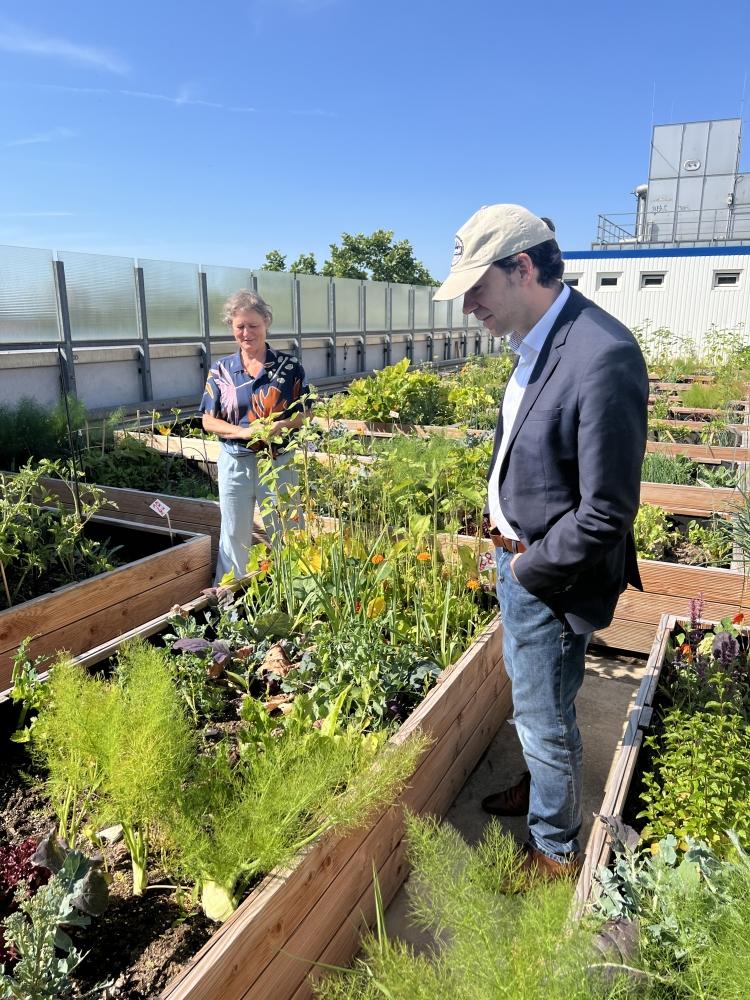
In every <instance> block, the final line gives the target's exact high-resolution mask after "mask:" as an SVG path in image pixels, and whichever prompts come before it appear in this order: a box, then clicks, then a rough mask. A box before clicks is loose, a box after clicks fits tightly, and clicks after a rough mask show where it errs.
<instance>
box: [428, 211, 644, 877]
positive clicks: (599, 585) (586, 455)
mask: <svg viewBox="0 0 750 1000" xmlns="http://www.w3.org/2000/svg"><path fill="white" fill-rule="evenodd" d="M548 221H549V220H543V219H539V218H537V217H536V216H534V215H532V214H531V212H528V211H527V210H526V209H524V208H521V207H520V206H518V205H493V206H491V207H489V208H482V209H481V210H480V211H479V212H477V213H476V215H474V216H472V218H471V219H469V221H468V222H467V223H466V225H465V226H464V227H463V228H462V229H460V230H459V232H458V235H457V236H456V248H455V253H454V255H453V263H452V265H451V272H450V275H449V277H448V279H447V280H446V281H445V283H444V284H443V285H442V287H441V288H440V289H439V291H438V292H437V294H436V295H435V298H436V299H455V298H457V297H458V296H461V295H463V296H464V300H463V311H464V312H465V313H474V315H475V316H476V317H477V318H478V319H480V320H482V322H483V323H484V325H485V326H486V327H488V328H489V329H490V330H491V331H492V333H493V334H494V336H495V337H505V336H509V337H510V346H511V347H512V348H513V350H514V351H515V352H516V354H517V355H518V357H517V360H516V365H515V367H514V369H513V373H512V375H511V378H510V380H509V382H508V386H507V388H506V390H505V395H504V398H503V404H502V407H501V409H500V415H499V418H498V422H497V430H496V432H495V448H494V453H493V457H492V462H491V465H490V474H489V477H488V481H489V503H488V506H489V514H490V524H491V526H492V529H491V534H492V537H493V541H494V542H495V546H496V561H497V592H498V597H499V600H500V613H501V616H502V621H503V651H504V657H505V666H506V669H507V671H508V675H509V676H510V678H511V681H512V683H513V705H514V716H515V721H516V731H517V732H518V735H519V737H520V740H521V745H522V747H523V753H524V757H525V760H526V765H527V767H528V772H527V773H526V774H525V775H524V776H523V778H522V779H521V782H520V783H519V784H518V785H516V786H515V787H514V788H511V789H508V790H506V791H504V792H499V793H497V794H495V795H490V796H488V797H487V798H486V799H485V800H484V802H483V803H482V805H483V807H484V808H485V809H486V810H487V811H488V812H491V813H494V814H496V815H500V816H521V815H527V816H528V825H529V840H528V843H527V844H526V845H524V852H525V853H524V860H523V868H524V870H526V871H528V872H537V873H539V874H541V875H542V876H544V877H547V878H556V877H559V876H565V875H571V874H573V873H575V872H576V871H577V870H578V868H579V862H578V853H579V843H578V840H577V837H578V833H579V831H580V829H581V821H582V814H581V786H582V742H581V734H580V732H579V730H578V726H577V725H576V712H575V697H576V694H577V692H578V690H579V688H580V686H581V684H582V682H583V676H584V665H585V654H586V647H587V645H588V642H589V639H590V637H591V633H592V632H594V631H595V630H596V629H601V628H605V627H606V626H607V625H609V623H610V622H611V621H612V617H613V614H614V610H615V605H616V604H617V599H618V597H619V595H620V594H621V593H622V591H623V590H624V589H625V587H626V586H627V584H629V583H630V584H633V585H634V586H635V587H638V588H639V589H642V587H641V581H640V576H639V574H638V566H637V562H636V553H635V543H634V540H633V533H632V528H633V520H634V518H635V515H636V513H637V510H638V502H639V495H640V481H641V463H642V461H643V455H644V452H645V448H646V413H647V402H648V377H647V373H646V366H645V363H644V360H643V356H642V354H641V352H640V349H639V347H638V345H637V343H636V341H635V338H634V337H633V335H632V334H631V333H630V331H629V330H628V329H626V327H624V326H623V325H622V323H620V322H618V321H617V320H616V319H614V317H612V316H610V315H609V314H608V313H606V312H604V310H602V309H600V308H599V307H598V306H597V305H595V304H594V303H593V302H590V301H589V300H588V299H586V298H584V297H583V296H582V295H581V294H580V293H579V292H577V291H576V290H575V289H573V288H569V287H568V286H567V285H564V284H563V283H562V281H561V279H562V275H563V260H562V255H561V253H560V249H559V247H558V245H557V243H556V241H555V239H554V235H553V229H552V228H551V223H550V224H549V225H548Z"/></svg>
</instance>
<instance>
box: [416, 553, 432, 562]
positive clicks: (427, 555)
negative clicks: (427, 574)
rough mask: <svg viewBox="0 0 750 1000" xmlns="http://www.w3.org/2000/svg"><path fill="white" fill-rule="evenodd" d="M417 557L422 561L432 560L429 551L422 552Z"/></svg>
mask: <svg viewBox="0 0 750 1000" xmlns="http://www.w3.org/2000/svg"><path fill="white" fill-rule="evenodd" d="M417 559H419V561H420V562H429V561H430V553H429V552H420V553H419V555H418V556H417Z"/></svg>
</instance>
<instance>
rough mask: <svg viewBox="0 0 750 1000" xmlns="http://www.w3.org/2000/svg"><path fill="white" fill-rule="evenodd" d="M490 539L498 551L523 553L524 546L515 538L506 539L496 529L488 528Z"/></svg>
mask: <svg viewBox="0 0 750 1000" xmlns="http://www.w3.org/2000/svg"><path fill="white" fill-rule="evenodd" d="M490 538H491V539H492V541H493V543H494V544H495V545H496V546H497V548H499V549H505V551H506V552H512V553H514V554H515V553H517V552H525V551H526V546H525V545H524V544H523V542H519V541H518V539H516V538H506V537H505V535H504V534H502V532H500V531H498V530H497V528H490Z"/></svg>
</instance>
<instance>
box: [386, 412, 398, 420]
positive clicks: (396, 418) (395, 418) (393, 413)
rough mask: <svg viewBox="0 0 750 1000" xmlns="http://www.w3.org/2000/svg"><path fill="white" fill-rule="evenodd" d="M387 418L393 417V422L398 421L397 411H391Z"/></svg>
mask: <svg viewBox="0 0 750 1000" xmlns="http://www.w3.org/2000/svg"><path fill="white" fill-rule="evenodd" d="M388 416H389V417H393V419H394V420H398V410H391V411H390V413H389V414H388Z"/></svg>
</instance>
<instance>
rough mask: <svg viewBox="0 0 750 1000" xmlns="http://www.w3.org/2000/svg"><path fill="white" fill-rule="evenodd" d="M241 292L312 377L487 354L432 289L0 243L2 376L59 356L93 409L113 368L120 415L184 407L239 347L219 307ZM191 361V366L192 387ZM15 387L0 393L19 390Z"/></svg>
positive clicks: (485, 342)
mask: <svg viewBox="0 0 750 1000" xmlns="http://www.w3.org/2000/svg"><path fill="white" fill-rule="evenodd" d="M243 287H244V288H248V289H252V290H256V291H258V292H259V293H260V294H261V295H262V296H263V298H264V299H265V300H266V301H267V302H268V303H269V305H270V306H271V307H272V309H273V313H274V322H273V324H272V326H271V329H270V332H269V340H270V341H271V343H272V344H274V343H275V344H276V345H277V346H278V347H280V348H281V349H282V350H285V351H289V352H291V353H294V354H296V355H297V356H298V357H300V358H301V359H302V360H303V364H304V365H305V367H306V369H307V370H308V374H309V375H310V377H311V378H313V379H335V378H337V377H339V376H340V377H342V379H343V380H347V379H348V378H351V377H352V376H353V375H356V374H360V373H362V372H365V371H368V370H371V369H373V368H381V367H384V366H385V365H388V364H391V363H392V362H393V361H394V360H398V359H399V358H401V357H407V358H408V359H409V360H410V361H411V362H413V363H414V362H419V361H448V360H451V359H455V358H459V357H464V356H466V355H467V354H469V353H482V351H483V348H485V349H487V350H491V341H490V338H489V337H488V334H487V332H486V331H484V333H483V332H482V330H481V327H480V324H479V323H478V322H477V321H476V320H475V319H474V317H473V316H472V317H468V318H467V317H466V316H464V315H463V312H462V311H461V308H460V303H451V302H447V303H442V302H441V303H433V301H432V297H433V295H434V291H435V289H434V288H432V287H428V286H415V285H399V284H395V283H386V282H372V281H360V280H358V279H338V278H334V279H331V278H327V277H323V276H317V275H316V276H312V275H294V274H291V273H288V272H282V273H277V272H267V271H262V270H250V269H245V268H229V267H218V266H213V265H211V266H205V265H204V266H199V265H198V264H177V263H173V262H168V261H148V260H138V261H133V260H132V259H130V258H115V257H107V256H104V255H93V254H78V253H72V252H60V253H58V254H56V255H53V254H52V252H51V251H49V250H46V251H45V250H32V249H29V248H17V247H4V246H0V351H1V352H2V354H3V355H4V357H3V356H0V371H1V370H2V369H3V368H8V367H14V368H18V359H16V360H15V361H13V362H12V365H11V364H10V362H9V359H8V354H9V353H10V354H14V355H15V354H16V352H18V353H19V354H21V353H22V354H24V355H27V356H29V358H31V354H32V353H34V352H36V355H37V360H36V361H35V362H33V364H37V365H39V366H41V367H44V366H45V365H47V367H49V364H48V363H47V362H46V361H45V360H44V357H41V355H45V356H46V355H49V356H50V357H51V356H53V355H54V356H56V354H57V351H58V348H59V349H60V352H61V355H62V358H63V363H64V368H65V371H64V375H63V380H64V384H65V386H66V387H67V389H68V390H69V391H72V392H74V393H75V392H76V391H79V394H81V395H82V398H84V400H85V401H87V402H88V400H87V398H86V397H87V395H88V396H89V398H92V397H93V396H97V395H98V396H99V397H101V395H102V391H103V390H101V383H100V384H99V388H98V390H97V391H93V390H92V389H91V385H92V377H93V376H94V373H96V377H97V378H99V379H102V378H107V377H108V374H107V371H106V367H107V366H108V365H109V368H110V369H111V370H112V371H115V370H117V372H119V374H117V375H116V377H115V381H117V379H119V380H120V384H119V386H118V387H117V392H114V393H113V404H112V405H113V408H114V407H116V406H118V405H120V404H123V403H125V404H127V405H130V404H132V403H138V402H141V403H144V404H145V403H148V402H154V401H161V400H163V399H165V398H168V399H182V398H185V397H187V396H189V395H193V394H194V393H195V392H196V391H197V389H198V387H199V386H202V384H203V380H204V378H205V373H206V370H207V368H208V366H209V365H210V362H211V356H212V353H213V354H214V356H215V355H216V354H217V352H219V354H218V356H222V355H225V354H227V353H230V352H231V350H232V349H233V347H234V344H233V340H232V336H231V332H230V331H229V330H227V329H226V327H224V326H223V325H222V324H221V307H222V305H223V302H224V301H225V300H226V299H227V298H228V296H229V294H231V293H232V292H233V291H236V290H238V289H239V288H243ZM40 358H41V360H40ZM187 358H193V359H195V360H194V361H191V362H190V370H191V374H190V378H189V379H188V378H187V377H186V376H185V375H184V371H185V365H184V363H183V360H184V359H187ZM181 359H182V360H181ZM196 361H197V362H198V364H197V366H196V363H195V362H196ZM94 362H98V363H99V364H98V367H96V366H95V365H94ZM115 362H117V364H115ZM123 362H127V364H126V365H125V366H123V364H122V363H123ZM29 364H30V365H32V366H33V364H32V361H31V360H29ZM56 364H57V362H56V361H55V365H56ZM180 364H182V365H183V375H179V377H178V374H179V373H177V369H178V368H179V366H180ZM80 365H84V368H83V372H84V375H85V377H84V378H83V383H82V384H84V390H81V385H80V384H79V383H81V379H79V378H77V377H76V374H77V373H76V369H77V367H79V366H80ZM118 365H119V368H118ZM134 365H137V381H138V385H137V386H135V385H134V379H133V374H134V372H135V368H134ZM170 366H171V372H170ZM126 368H127V370H126ZM198 369H200V370H198ZM172 373H177V374H174V378H173V379H172V381H170V378H172ZM125 381H129V385H128V386H125ZM11 382H12V379H11V378H10V377H7V378H6V386H7V388H6V389H5V391H3V387H1V386H0V396H2V395H10V394H11V393H12V388H11ZM48 395H49V392H48ZM91 405H92V407H93V408H96V409H98V408H100V403H98V402H94V401H92V404H91Z"/></svg>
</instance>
